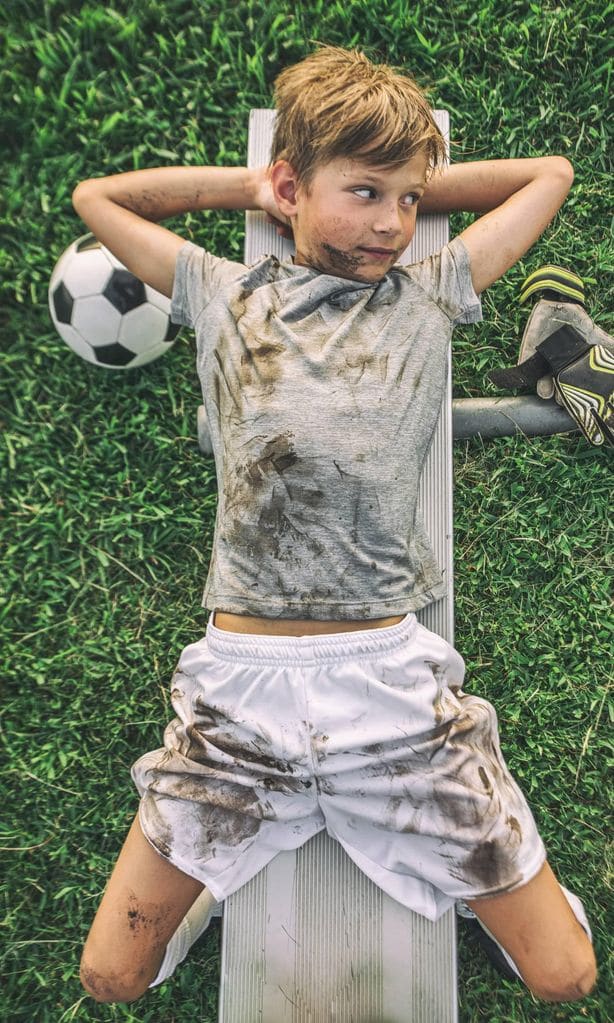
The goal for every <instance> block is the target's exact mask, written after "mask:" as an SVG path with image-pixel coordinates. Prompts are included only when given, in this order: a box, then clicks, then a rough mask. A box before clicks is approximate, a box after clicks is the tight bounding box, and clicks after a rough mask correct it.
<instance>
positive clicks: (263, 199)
mask: <svg viewBox="0 0 614 1023" xmlns="http://www.w3.org/2000/svg"><path fill="white" fill-rule="evenodd" d="M255 198H256V203H257V204H258V207H259V208H260V209H261V210H263V211H264V212H265V213H266V215H267V221H268V222H269V224H273V226H274V227H275V228H276V230H277V234H278V235H280V236H281V237H282V238H290V239H294V233H293V231H292V225H291V223H290V221H289V220H288V219H287V217H285V216H284V214H283V213H282V212H281V210H280V209H279V207H278V205H277V203H276V202H275V196H274V195H273V188H272V185H271V179H270V175H269V168H268V167H260V168H258V183H257V187H256V194H255Z"/></svg>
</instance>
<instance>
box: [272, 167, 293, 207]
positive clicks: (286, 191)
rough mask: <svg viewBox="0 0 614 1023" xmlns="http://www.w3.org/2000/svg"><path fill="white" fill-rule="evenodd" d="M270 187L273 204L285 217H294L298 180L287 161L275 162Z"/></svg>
mask: <svg viewBox="0 0 614 1023" xmlns="http://www.w3.org/2000/svg"><path fill="white" fill-rule="evenodd" d="M270 175H271V187H272V189H273V195H274V197H275V202H276V203H277V205H278V207H279V209H280V211H281V212H282V213H284V214H285V215H286V216H287V217H291V216H296V192H297V189H298V187H299V186H298V180H297V177H296V174H295V172H294V168H293V167H292V165H291V164H289V163H288V161H287V160H277V162H276V163H275V164H273V166H272V168H271V171H270Z"/></svg>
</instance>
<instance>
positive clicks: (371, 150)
mask: <svg viewBox="0 0 614 1023" xmlns="http://www.w3.org/2000/svg"><path fill="white" fill-rule="evenodd" d="M273 90H274V99H275V107H276V111H277V116H276V119H275V127H274V133H273V142H272V145H271V156H270V166H272V165H273V164H274V163H275V162H276V161H277V160H287V161H288V163H290V164H291V165H292V167H293V169H294V171H295V172H296V175H297V178H298V180H299V183H300V184H302V185H303V187H304V188H305V189H306V190H307V191H309V186H310V183H311V181H312V180H313V175H314V173H315V171H316V169H317V167H318V166H321V165H323V164H325V163H328V162H329V161H330V160H334V159H335V158H336V157H347V158H349V159H353V160H356V159H365V158H368V157H373V162H374V163H377V164H378V165H379V164H381V165H383V166H384V165H389V166H393V165H395V164H400V163H405V162H406V161H407V160H411V158H412V157H413V156H414V155H415V154H416V153H418V152H419V151H424V152H425V153H426V156H427V160H428V166H429V168H430V169H431V170H434V169H435V168H436V167H439V166H442V165H443V164H444V163H445V161H446V145H445V142H444V139H443V136H442V134H441V132H440V130H439V128H438V127H437V125H436V123H435V120H434V118H433V114H432V111H431V108H430V107H429V104H428V101H427V99H426V96H425V94H424V92H423V91H422V90H421V89H420V87H419V86H418V85H417V84H416V82H414V80H413V78H410V77H409V75H406V74H404V73H401V74H399V73H397V70H396V69H394V68H393V67H391V66H389V65H387V64H373V63H372V62H371V61H370V60H369V58H368V57H367V56H366V55H365V54H364V53H362V52H361V51H360V50H346V49H343V48H342V47H340V46H328V45H322V46H321V47H320V49H318V50H315V51H314V52H313V53H311V54H309V56H307V57H305V58H304V60H302V61H300V62H299V63H298V64H294V65H292V66H291V67H288V68H285V69H284V70H283V71H282V72H281V73H280V74H279V75H278V76H277V78H276V79H275V82H274V86H273Z"/></svg>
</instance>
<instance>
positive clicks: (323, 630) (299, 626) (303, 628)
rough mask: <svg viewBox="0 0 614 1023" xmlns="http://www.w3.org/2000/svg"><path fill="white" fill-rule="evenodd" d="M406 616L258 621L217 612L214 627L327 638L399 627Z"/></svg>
mask: <svg viewBox="0 0 614 1023" xmlns="http://www.w3.org/2000/svg"><path fill="white" fill-rule="evenodd" d="M404 617H405V616H404V615H394V616H393V617H392V618H367V619H363V620H362V621H354V620H351V621H349V620H346V621H342V622H320V621H314V620H313V619H311V620H307V621H304V620H302V619H298V618H281V619H280V618H257V617H255V616H254V615H235V614H230V613H229V612H227V611H215V615H214V619H213V624H214V625H215V627H216V628H217V629H223V630H224V631H225V632H244V633H247V634H248V635H265V636H324V635H328V634H330V633H332V632H358V631H360V630H363V629H386V628H388V627H389V626H391V625H398V624H399V622H402V621H403V618H404Z"/></svg>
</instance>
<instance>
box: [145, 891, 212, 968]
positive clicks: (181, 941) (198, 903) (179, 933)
mask: <svg viewBox="0 0 614 1023" xmlns="http://www.w3.org/2000/svg"><path fill="white" fill-rule="evenodd" d="M222 905H223V903H221V902H216V900H215V899H214V898H213V896H212V894H211V892H210V891H208V889H207V888H204V889H203V891H202V892H201V893H200V895H199V896H198V897H197V898H196V899H195V900H194V902H193V903H192V905H191V906H190V908H189V910H188V911H187V913H186V915H185V916H184V918H183V920H182V921H181V923H180V924H179V927H178V928H177V930H176V931H175V933H174V934H173V935H172V936H171V939H170V941H169V943H168V945H167V946H166V952H165V953H164V959H163V960H162V962H161V963H160V969H159V970H158V975H157V977H156V978H155V980H152V982H151V984H150V985H149V987H157V985H158V984H161V983H162V982H163V981H165V980H167V979H168V977H170V976H171V974H172V973H174V971H175V968H176V967H177V966H178V965H179V963H182V962H183V960H184V959H185V957H186V956H187V954H188V952H189V950H190V948H191V947H192V945H193V944H194V942H195V941H197V940H198V938H200V936H201V934H203V933H204V931H206V929H207V927H208V926H209V924H210V923H211V920H212V918H213V917H214V916H221V915H222Z"/></svg>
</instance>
